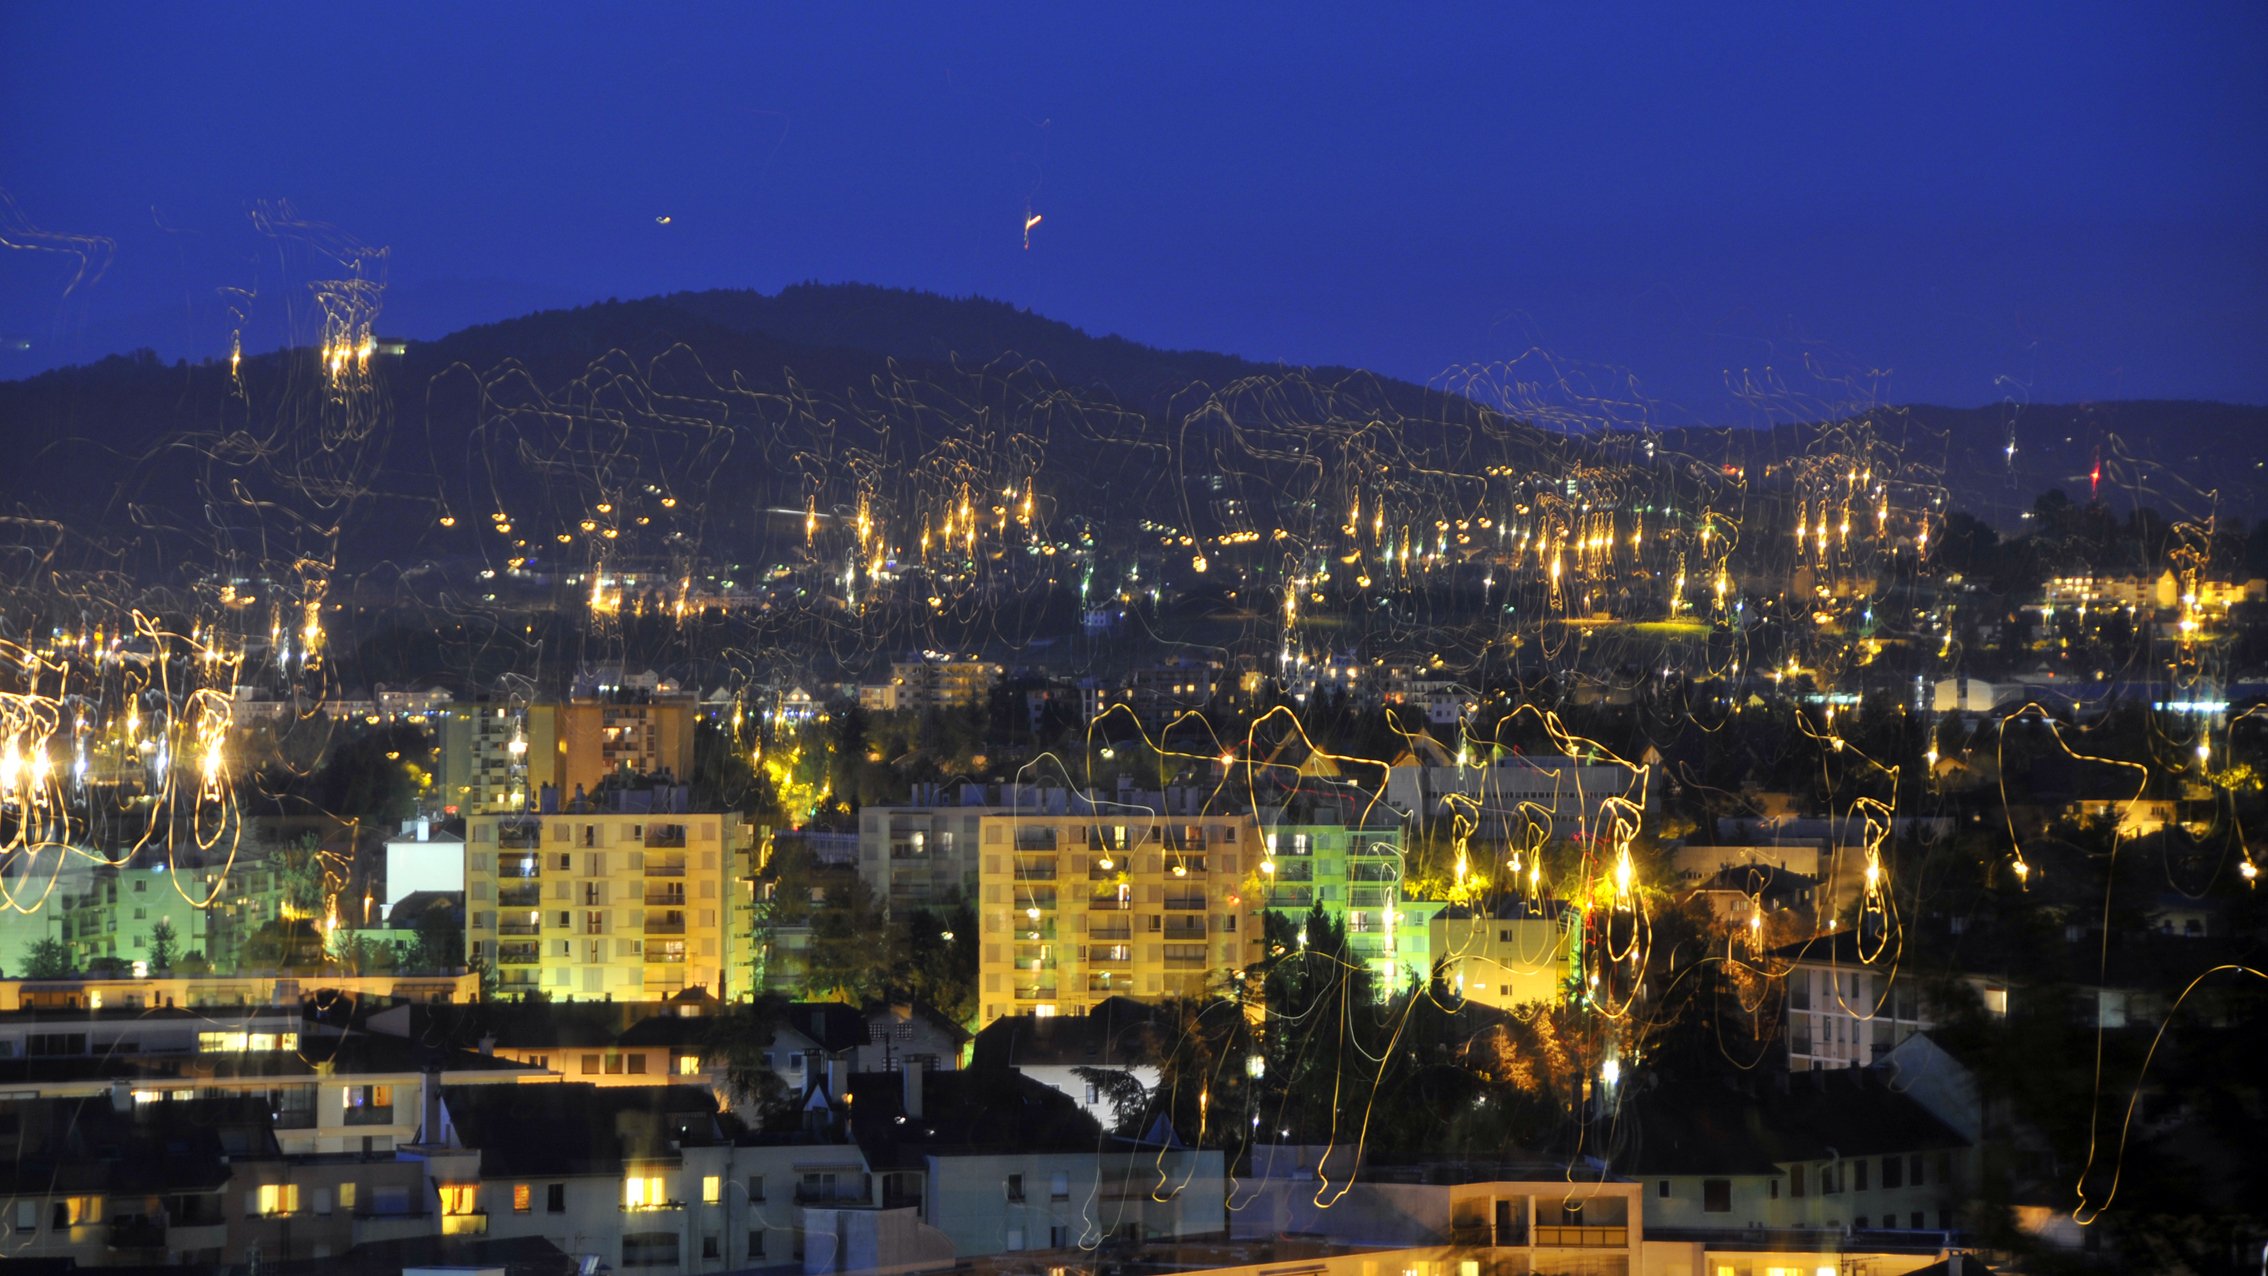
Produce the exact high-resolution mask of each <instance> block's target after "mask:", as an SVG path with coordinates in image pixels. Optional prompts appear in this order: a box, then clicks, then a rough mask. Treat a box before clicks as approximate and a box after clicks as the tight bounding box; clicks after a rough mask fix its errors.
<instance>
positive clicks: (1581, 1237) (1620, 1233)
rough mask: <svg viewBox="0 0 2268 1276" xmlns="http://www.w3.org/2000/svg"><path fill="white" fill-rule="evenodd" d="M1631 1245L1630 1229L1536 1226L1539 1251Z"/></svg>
mask: <svg viewBox="0 0 2268 1276" xmlns="http://www.w3.org/2000/svg"><path fill="white" fill-rule="evenodd" d="M1629 1245H1630V1229H1629V1228H1627V1227H1622V1226H1619V1225H1618V1226H1614V1227H1578V1226H1574V1225H1571V1224H1557V1223H1553V1224H1545V1223H1538V1224H1536V1248H1538V1249H1626V1248H1628V1247H1629Z"/></svg>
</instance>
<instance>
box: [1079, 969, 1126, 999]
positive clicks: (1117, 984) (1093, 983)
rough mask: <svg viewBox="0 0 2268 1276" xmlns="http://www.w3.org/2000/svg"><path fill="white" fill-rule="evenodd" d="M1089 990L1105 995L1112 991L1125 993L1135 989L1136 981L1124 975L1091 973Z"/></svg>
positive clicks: (1088, 983)
mask: <svg viewBox="0 0 2268 1276" xmlns="http://www.w3.org/2000/svg"><path fill="white" fill-rule="evenodd" d="M1087 991H1088V992H1092V993H1100V994H1101V995H1103V996H1105V997H1108V996H1110V995H1111V994H1112V993H1118V994H1121V995H1124V994H1128V993H1131V992H1133V991H1134V981H1133V980H1131V979H1129V978H1127V977H1126V976H1124V975H1112V974H1101V975H1089V976H1087Z"/></svg>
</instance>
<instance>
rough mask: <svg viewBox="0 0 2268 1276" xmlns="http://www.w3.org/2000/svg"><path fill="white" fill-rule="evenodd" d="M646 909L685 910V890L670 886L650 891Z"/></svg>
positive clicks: (647, 893)
mask: <svg viewBox="0 0 2268 1276" xmlns="http://www.w3.org/2000/svg"><path fill="white" fill-rule="evenodd" d="M646 907H648V908H683V907H685V888H684V887H682V886H669V887H660V888H656V889H652V890H649V891H647V892H646Z"/></svg>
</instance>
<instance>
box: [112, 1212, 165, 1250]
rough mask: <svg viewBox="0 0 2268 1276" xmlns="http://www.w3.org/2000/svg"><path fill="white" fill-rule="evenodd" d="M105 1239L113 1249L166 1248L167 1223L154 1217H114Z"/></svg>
mask: <svg viewBox="0 0 2268 1276" xmlns="http://www.w3.org/2000/svg"><path fill="white" fill-rule="evenodd" d="M105 1240H106V1242H107V1243H108V1245H109V1246H110V1248H112V1249H164V1248H165V1224H163V1223H161V1222H159V1221H157V1220H156V1219H154V1218H139V1217H137V1218H114V1219H112V1220H110V1227H109V1233H108V1235H107V1236H106V1237H105Z"/></svg>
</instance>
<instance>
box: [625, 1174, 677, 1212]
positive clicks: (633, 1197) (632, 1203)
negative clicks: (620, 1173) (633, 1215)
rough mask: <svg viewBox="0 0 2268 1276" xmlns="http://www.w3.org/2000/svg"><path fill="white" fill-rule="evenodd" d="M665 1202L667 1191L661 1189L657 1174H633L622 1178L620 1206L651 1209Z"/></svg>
mask: <svg viewBox="0 0 2268 1276" xmlns="http://www.w3.org/2000/svg"><path fill="white" fill-rule="evenodd" d="M667 1204H669V1193H668V1192H667V1191H665V1190H664V1189H663V1187H662V1180H661V1176H660V1175H659V1174H649V1175H644V1176H638V1175H633V1176H631V1177H629V1178H626V1179H624V1180H622V1208H624V1209H626V1210H652V1209H660V1208H661V1207H663V1206H665V1205H667Z"/></svg>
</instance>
